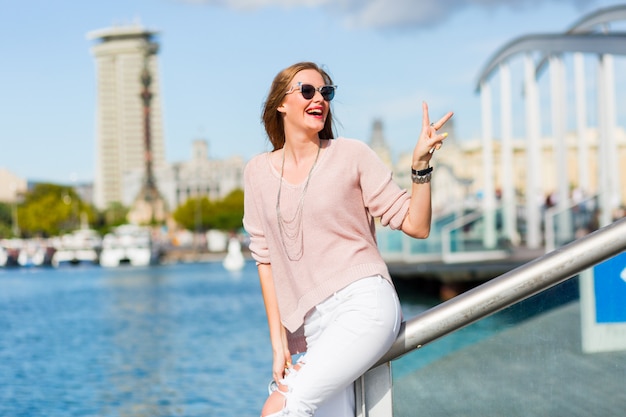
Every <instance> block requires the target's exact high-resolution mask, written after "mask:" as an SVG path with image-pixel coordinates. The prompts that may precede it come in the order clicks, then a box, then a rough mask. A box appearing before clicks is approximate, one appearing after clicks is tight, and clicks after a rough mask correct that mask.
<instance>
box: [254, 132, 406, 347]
mask: <svg viewBox="0 0 626 417" xmlns="http://www.w3.org/2000/svg"><path fill="white" fill-rule="evenodd" d="M329 142H330V143H329V144H328V146H327V147H325V149H323V150H322V152H321V154H320V156H319V160H318V161H317V164H316V165H315V168H314V170H313V172H312V175H311V179H310V182H309V186H308V189H307V192H306V194H305V196H304V205H303V211H302V219H303V220H302V233H303V235H302V236H303V238H302V249H303V255H302V257H301V258H300V259H298V260H296V261H293V260H290V259H289V257H288V256H287V252H286V251H285V246H287V250H288V251H289V252H290V253H292V254H293V253H294V252H297V251H298V249H299V247H300V240H299V239H295V240H289V239H287V240H285V239H284V237H281V232H280V229H279V227H278V221H277V214H276V198H277V195H278V187H279V182H280V172H278V171H277V170H276V169H275V168H274V167H273V166H272V164H271V163H270V153H263V154H261V155H257V156H256V157H254V158H253V159H252V160H251V161H250V162H249V163H248V164H247V165H246V168H245V171H244V184H245V189H244V196H245V197H244V199H245V211H244V219H243V223H244V227H245V229H246V231H247V232H248V233H249V235H250V250H251V252H252V256H253V258H254V259H255V260H256V261H257V262H259V263H269V264H271V266H272V276H273V279H274V283H275V287H276V293H277V294H276V295H277V298H278V305H279V310H280V317H281V320H282V323H283V325H284V326H285V328H286V329H287V330H288V331H289V332H291V333H292V334H291V335H290V336H291V337H290V347H291V350H292V353H295V352H296V351H301V350H303V345H302V340H301V332H298V333H296V331H297V330H298V329H300V327H301V326H302V324H303V321H304V317H305V315H306V314H307V312H308V311H309V310H310V309H311V308H313V307H314V306H315V305H317V304H319V303H320V302H322V301H324V300H325V299H326V298H328V297H329V296H330V295H332V294H333V293H335V292H337V291H339V290H340V289H342V288H344V287H345V286H347V285H348V284H350V283H352V282H354V281H357V280H358V279H360V278H364V277H367V276H371V275H375V274H380V275H382V276H383V277H385V278H386V279H387V280H389V282H391V278H390V276H389V272H388V270H387V266H386V264H385V262H384V261H383V259H382V257H381V256H380V253H379V252H378V247H377V245H376V235H375V227H374V218H380V222H381V224H382V225H384V226H387V225H388V226H389V227H391V228H393V229H399V228H400V227H401V225H402V221H403V220H404V217H405V215H406V214H407V212H408V208H409V199H410V196H409V195H408V193H407V192H406V190H403V189H401V188H400V187H398V186H397V185H396V184H395V183H394V182H393V180H392V175H391V171H390V170H389V168H387V166H386V165H385V164H384V163H383V162H382V161H381V160H380V158H378V156H377V155H376V154H375V153H374V151H372V150H371V149H370V148H369V147H368V146H367V145H366V144H364V143H363V142H360V141H357V140H354V139H345V138H338V139H334V140H330V141H329ZM304 183H305V181H303V183H301V184H298V185H294V184H289V183H287V182H286V181H285V180H284V179H283V182H282V191H281V202H280V209H281V214H282V217H283V219H287V220H291V219H293V218H294V214H295V212H296V209H297V206H298V203H299V201H300V198H301V195H302V190H303V188H304ZM292 258H293V255H292ZM300 330H301V329H300ZM296 336H297V337H296Z"/></svg>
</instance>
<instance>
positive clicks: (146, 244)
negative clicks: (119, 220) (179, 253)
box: [100, 224, 159, 267]
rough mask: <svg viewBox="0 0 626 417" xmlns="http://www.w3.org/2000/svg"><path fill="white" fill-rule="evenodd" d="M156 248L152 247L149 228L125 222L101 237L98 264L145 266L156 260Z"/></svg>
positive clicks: (105, 265)
mask: <svg viewBox="0 0 626 417" xmlns="http://www.w3.org/2000/svg"><path fill="white" fill-rule="evenodd" d="M158 258H159V256H158V250H157V249H156V248H155V247H154V245H153V242H152V237H151V232H150V229H149V228H147V227H141V226H135V225H131V224H125V225H122V226H118V227H116V228H115V230H114V231H113V233H108V234H106V235H105V236H104V239H102V252H101V253H100V265H101V266H103V267H118V266H120V265H123V264H129V265H132V266H147V265H151V264H154V263H157V262H158Z"/></svg>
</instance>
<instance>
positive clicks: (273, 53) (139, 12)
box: [0, 0, 621, 183]
mask: <svg viewBox="0 0 626 417" xmlns="http://www.w3.org/2000/svg"><path fill="white" fill-rule="evenodd" d="M619 3H621V2H619V1H604V0H515V1H511V0H420V1H417V0H317V1H315V0H204V1H203V0H107V1H77V0H56V1H54V0H21V1H14V0H0V10H2V13H1V14H0V53H1V58H0V62H1V63H2V64H1V65H0V168H5V169H8V170H9V171H11V172H13V173H15V174H17V175H19V176H21V177H24V178H27V179H30V180H47V181H55V182H62V183H69V182H70V181H71V179H72V178H76V179H77V180H78V181H79V182H85V181H91V180H92V179H93V177H94V161H95V104H96V95H95V65H94V61H93V57H92V55H91V53H90V51H89V49H90V46H91V44H90V41H88V40H87V39H86V34H87V33H88V32H90V31H93V30H96V29H102V28H105V27H109V26H111V25H113V24H123V23H132V22H134V21H136V20H139V21H140V22H141V23H142V24H143V25H144V26H145V27H147V28H150V29H155V30H158V31H160V38H159V42H160V44H161V51H160V53H159V66H160V71H161V82H162V85H161V94H162V100H163V105H164V129H165V146H166V157H167V160H168V161H169V162H175V161H181V160H187V159H189V158H190V155H191V142H192V141H193V140H194V139H197V138H205V139H207V140H208V141H209V146H210V148H209V149H210V154H211V156H212V157H215V158H224V157H228V156H231V155H235V154H236V155H241V156H242V157H244V158H245V159H248V158H250V157H251V156H252V155H254V154H256V153H259V152H263V151H265V150H268V149H269V145H268V143H267V140H266V138H265V135H264V131H263V127H262V125H261V124H260V112H261V106H262V104H263V100H264V97H265V94H266V93H267V90H268V88H269V85H270V83H271V81H272V79H273V77H274V75H275V74H276V73H277V72H278V71H279V70H281V69H282V68H284V67H286V66H288V65H290V64H292V63H294V62H297V61H302V60H310V61H315V62H317V63H319V64H322V65H324V66H325V67H326V68H327V69H328V71H329V72H330V74H331V75H332V77H333V78H334V81H335V83H336V84H338V85H339V89H338V91H337V95H336V98H335V100H334V101H333V106H334V107H333V111H334V113H335V115H336V117H337V120H338V122H339V124H338V133H339V134H340V135H342V136H348V137H353V138H358V139H362V140H364V141H368V140H369V138H370V135H371V126H372V123H373V121H374V119H376V118H380V119H382V121H383V124H384V129H385V135H386V138H387V140H388V142H389V143H390V145H391V146H392V148H393V151H394V153H395V155H396V156H397V154H398V153H399V152H406V151H410V150H411V149H412V147H413V144H414V141H415V140H416V138H417V136H418V133H419V127H420V121H421V102H422V100H425V101H427V102H428V103H429V105H430V108H431V117H433V118H434V117H437V116H440V115H443V114H444V113H445V112H446V111H448V110H452V111H454V112H455V116H454V123H455V131H456V139H458V140H467V139H472V138H477V137H479V136H480V117H481V116H480V99H479V97H478V95H476V94H475V83H476V77H477V76H478V73H479V72H480V70H481V69H482V67H483V66H484V65H485V64H486V62H487V61H488V60H489V58H490V57H491V56H492V55H493V54H494V53H495V52H496V50H497V49H498V48H500V47H501V46H503V45H504V44H505V43H507V42H509V41H510V40H513V39H514V38H516V37H518V36H521V35H524V34H529V33H539V32H541V33H545V32H550V33H556V32H561V31H563V30H565V29H566V28H567V27H569V26H570V25H571V24H572V23H574V22H575V21H576V20H578V19H579V18H580V17H582V16H583V15H585V14H586V13H589V12H591V11H593V10H595V9H598V8H601V7H607V6H609V5H614V4H619Z"/></svg>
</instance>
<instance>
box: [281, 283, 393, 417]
mask: <svg viewBox="0 0 626 417" xmlns="http://www.w3.org/2000/svg"><path fill="white" fill-rule="evenodd" d="M401 319H402V313H401V308H400V302H399V301H398V296H397V294H396V291H395V289H394V288H393V286H392V285H391V284H390V283H389V282H388V281H387V280H385V279H384V278H382V277H381V276H379V275H376V276H372V277H367V278H363V279H360V280H358V281H356V282H354V283H352V284H350V285H348V286H347V287H346V288H344V289H342V290H340V291H338V292H336V293H335V294H333V295H332V296H331V297H329V298H327V299H326V300H324V301H323V302H322V303H320V304H318V305H317V306H316V307H315V308H314V309H312V310H311V311H310V312H309V313H308V314H307V316H306V317H305V321H304V334H305V337H306V341H307V352H306V353H305V354H304V355H303V356H302V357H300V359H298V363H299V364H300V365H301V368H300V369H299V370H298V371H292V372H290V373H289V374H287V376H286V377H285V378H284V380H283V384H284V385H286V386H287V387H288V392H287V393H285V397H286V403H285V408H284V409H283V410H282V411H281V412H279V413H275V414H272V416H283V415H286V416H296V417H305V416H313V415H314V416H315V417H326V416H332V417H344V416H345V417H354V415H355V406H354V384H353V383H354V381H355V380H356V379H357V378H359V377H360V376H361V375H363V373H365V372H366V371H367V370H368V369H369V368H370V367H372V365H374V364H375V363H376V362H377V361H378V360H379V359H380V358H381V356H382V355H384V354H385V353H386V352H387V351H388V350H389V348H390V347H391V345H392V344H393V342H394V341H395V339H396V337H397V335H398V332H399V329H400V322H401Z"/></svg>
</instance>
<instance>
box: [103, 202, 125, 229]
mask: <svg viewBox="0 0 626 417" xmlns="http://www.w3.org/2000/svg"><path fill="white" fill-rule="evenodd" d="M128 211H129V209H128V207H125V206H123V205H122V203H118V202H113V203H109V205H108V206H107V208H106V209H104V211H103V212H102V213H100V221H99V223H98V229H99V231H100V233H102V234H103V235H104V234H106V233H108V232H110V231H111V229H113V228H114V227H115V226H119V225H122V224H124V223H127V220H126V216H128Z"/></svg>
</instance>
